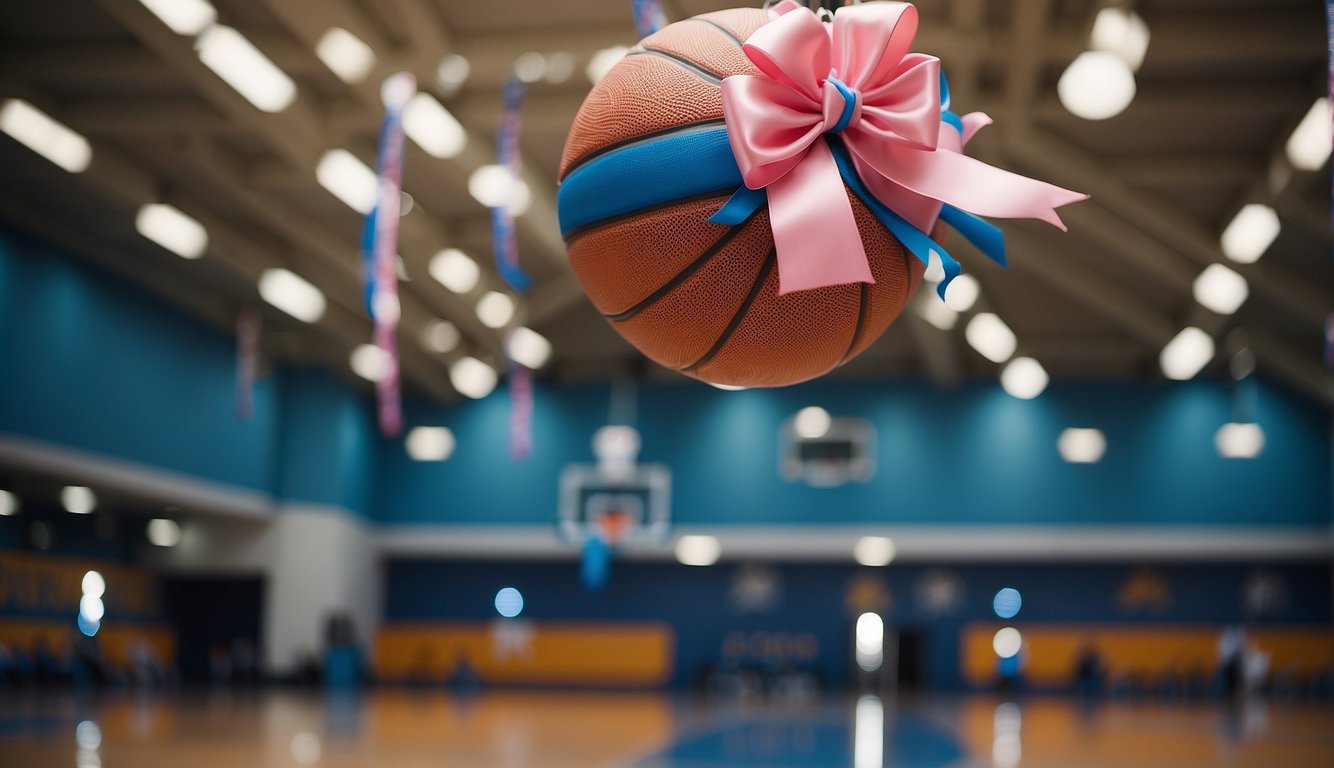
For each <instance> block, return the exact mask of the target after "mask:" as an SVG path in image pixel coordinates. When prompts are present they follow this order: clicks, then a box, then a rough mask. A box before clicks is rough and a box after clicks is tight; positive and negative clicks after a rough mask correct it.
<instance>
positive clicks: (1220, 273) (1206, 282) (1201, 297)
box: [1191, 264, 1249, 315]
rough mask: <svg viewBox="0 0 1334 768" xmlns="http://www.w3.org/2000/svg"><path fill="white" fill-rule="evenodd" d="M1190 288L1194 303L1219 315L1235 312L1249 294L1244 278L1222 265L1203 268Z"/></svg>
mask: <svg viewBox="0 0 1334 768" xmlns="http://www.w3.org/2000/svg"><path fill="white" fill-rule="evenodd" d="M1191 288H1192V291H1193V292H1194V294H1195V300H1196V301H1198V302H1199V303H1200V304H1201V305H1202V306H1203V307H1205V308H1206V309H1209V310H1212V311H1214V312H1217V313H1218V314H1220V315H1230V314H1232V313H1233V312H1236V311H1237V309H1238V308H1239V307H1240V306H1241V305H1242V303H1243V302H1245V301H1246V296H1247V294H1248V293H1249V288H1248V287H1247V285H1246V278H1244V277H1242V276H1241V275H1239V274H1237V273H1236V272H1233V271H1232V270H1230V269H1228V268H1227V267H1225V266H1223V265H1222V264H1210V265H1209V266H1207V267H1205V268H1204V271H1203V272H1201V273H1200V275H1199V277H1196V278H1195V283H1194V285H1192V286H1191Z"/></svg>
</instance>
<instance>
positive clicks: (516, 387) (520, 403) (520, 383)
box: [505, 339, 533, 461]
mask: <svg viewBox="0 0 1334 768" xmlns="http://www.w3.org/2000/svg"><path fill="white" fill-rule="evenodd" d="M505 346H506V347H508V346H509V344H508V339H506V345H505ZM509 368H510V370H509V396H510V458H512V459H514V460H515V461H523V460H524V459H526V458H528V456H529V455H530V454H531V453H532V452H533V372H532V371H530V370H528V367H527V366H525V365H522V364H520V363H517V362H515V361H514V360H510V361H509Z"/></svg>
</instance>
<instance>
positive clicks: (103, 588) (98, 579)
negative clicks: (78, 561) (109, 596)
mask: <svg viewBox="0 0 1334 768" xmlns="http://www.w3.org/2000/svg"><path fill="white" fill-rule="evenodd" d="M79 587H80V588H81V589H82V591H83V594H85V595H88V596H90V597H101V596H102V595H105V594H106V592H107V580H106V578H105V577H103V576H102V574H101V573H99V572H97V571H89V572H87V573H85V574H84V575H83V581H81V582H80V583H79Z"/></svg>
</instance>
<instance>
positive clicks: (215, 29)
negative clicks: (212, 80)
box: [195, 25, 296, 112]
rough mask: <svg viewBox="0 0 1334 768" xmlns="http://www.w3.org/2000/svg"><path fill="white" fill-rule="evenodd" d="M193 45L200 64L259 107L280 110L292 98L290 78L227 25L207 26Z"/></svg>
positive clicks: (293, 84) (267, 109) (294, 86)
mask: <svg viewBox="0 0 1334 768" xmlns="http://www.w3.org/2000/svg"><path fill="white" fill-rule="evenodd" d="M195 47H196V48H197V49H198V50H199V60H200V61H202V62H204V66H206V67H208V68H209V69H211V70H213V71H214V72H215V73H216V74H217V75H218V77H221V78H222V79H223V80H224V81H225V82H226V83H227V84H228V85H230V86H231V87H232V88H235V89H236V92H237V93H239V94H241V95H242V96H244V97H245V98H246V100H247V101H249V102H250V103H251V104H254V105H255V106H256V107H258V108H259V109H261V110H263V111H265V112H281V111H283V110H284V109H287V106H288V105H289V104H291V103H292V101H293V100H294V99H296V83H294V82H292V78H290V77H288V76H287V73H286V72H283V71H282V70H281V69H278V66H277V65H276V64H274V63H273V62H272V61H269V57H267V56H265V55H264V54H263V53H262V52H260V50H259V49H258V48H256V47H255V46H254V44H252V43H251V42H250V41H249V40H247V39H246V38H245V36H244V35H242V34H241V33H240V32H237V31H236V30H234V29H232V28H231V27H224V26H219V25H214V26H212V27H209V28H208V29H206V30H204V32H203V34H201V35H200V36H199V39H198V40H197V41H196V43H195Z"/></svg>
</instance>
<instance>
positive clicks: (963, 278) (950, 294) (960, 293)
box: [945, 275, 982, 312]
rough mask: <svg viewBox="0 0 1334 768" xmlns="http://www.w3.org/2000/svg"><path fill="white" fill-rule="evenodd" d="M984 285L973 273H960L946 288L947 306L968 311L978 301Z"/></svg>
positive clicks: (958, 310)
mask: <svg viewBox="0 0 1334 768" xmlns="http://www.w3.org/2000/svg"><path fill="white" fill-rule="evenodd" d="M981 293H982V287H981V286H979V285H978V284H977V278H975V277H973V276H972V275H959V276H958V277H956V278H954V279H953V280H951V281H950V284H949V285H948V286H946V288H945V306H947V307H949V308H950V309H952V310H954V311H955V312H967V311H968V310H970V309H972V308H973V305H974V304H976V303H977V297H978V295H980V294H981Z"/></svg>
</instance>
